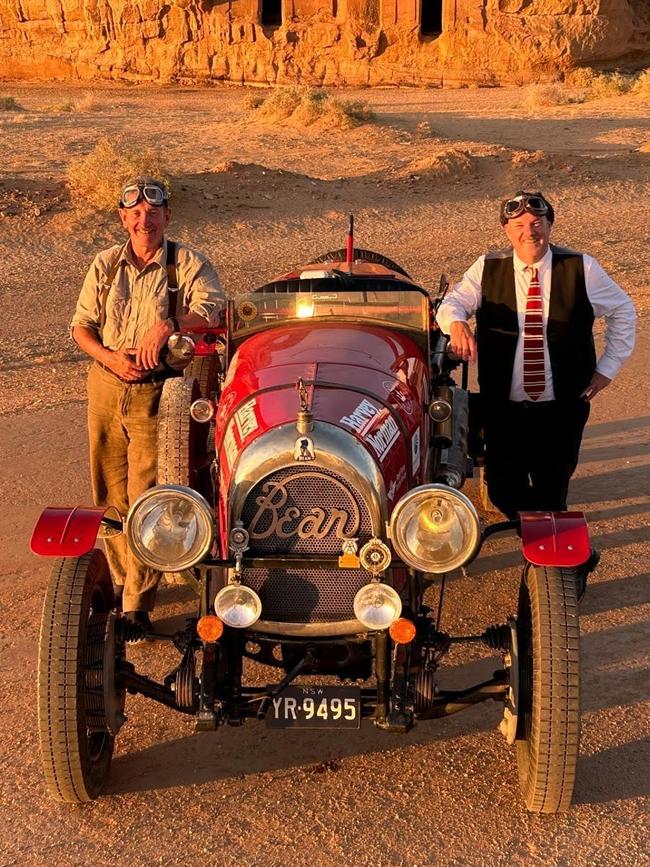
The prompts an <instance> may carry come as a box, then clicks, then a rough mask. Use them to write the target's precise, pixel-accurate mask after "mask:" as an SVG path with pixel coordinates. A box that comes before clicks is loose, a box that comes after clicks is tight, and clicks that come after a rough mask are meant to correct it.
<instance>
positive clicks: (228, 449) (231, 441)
mask: <svg viewBox="0 0 650 867" xmlns="http://www.w3.org/2000/svg"><path fill="white" fill-rule="evenodd" d="M232 427H233V426H232V422H231V423H230V424H229V425H228V427H227V428H226V433H225V435H224V438H223V450H224V452H225V454H226V461H227V462H228V469H230V470H232V468H233V466H234V464H235V461H236V460H237V454H238V453H239V449H238V448H237V441H236V440H235V434H234V433H233V429H232Z"/></svg>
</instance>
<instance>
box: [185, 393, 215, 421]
mask: <svg viewBox="0 0 650 867" xmlns="http://www.w3.org/2000/svg"><path fill="white" fill-rule="evenodd" d="M214 414H215V408H214V404H213V403H212V401H211V400H209V399H208V398H207V397H199V398H198V399H197V400H195V401H194V402H193V403H192V405H191V406H190V415H191V416H192V418H193V419H194V421H198V422H199V423H200V424H205V423H206V422H208V421H212V419H213V418H214Z"/></svg>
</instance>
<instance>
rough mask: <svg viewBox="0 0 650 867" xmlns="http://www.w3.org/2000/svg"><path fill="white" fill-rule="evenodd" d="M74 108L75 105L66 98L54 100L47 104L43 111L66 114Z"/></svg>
mask: <svg viewBox="0 0 650 867" xmlns="http://www.w3.org/2000/svg"><path fill="white" fill-rule="evenodd" d="M74 110H75V105H74V103H73V101H72V100H71V99H66V100H64V101H63V102H55V103H53V104H52V105H48V106H47V108H46V109H45V111H47V112H51V113H53V114H67V113H69V112H73V111H74Z"/></svg>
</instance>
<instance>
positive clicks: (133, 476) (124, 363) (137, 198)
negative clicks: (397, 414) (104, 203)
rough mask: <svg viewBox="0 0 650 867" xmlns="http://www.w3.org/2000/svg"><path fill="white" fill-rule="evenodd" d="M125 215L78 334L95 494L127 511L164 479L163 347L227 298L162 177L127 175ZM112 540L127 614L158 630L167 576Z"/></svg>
mask: <svg viewBox="0 0 650 867" xmlns="http://www.w3.org/2000/svg"><path fill="white" fill-rule="evenodd" d="M119 215H120V219H121V221H122V225H123V226H124V228H125V229H126V231H127V233H128V236H129V237H128V240H127V242H126V243H125V244H123V245H117V246H114V247H110V248H109V249H108V250H103V251H102V252H101V253H99V254H98V255H97V256H96V257H95V260H94V262H93V263H92V265H91V266H90V270H89V271H88V273H87V275H86V278H85V280H84V283H83V287H82V289H81V294H80V295H79V300H78V302H77V308H76V311H75V314H74V317H73V319H72V323H71V331H72V336H73V338H74V340H75V341H76V343H77V344H78V345H79V347H80V348H81V349H83V351H84V352H86V353H87V354H88V355H89V356H90V357H91V358H92V359H93V360H94V363H93V364H92V365H91V367H90V370H89V373H88V435H89V441H90V475H91V483H92V489H93V496H94V500H95V503H96V504H97V505H98V506H114V507H116V508H117V509H118V511H119V512H120V513H121V514H122V515H125V514H126V513H127V512H128V510H129V506H130V505H131V504H132V503H133V502H134V500H135V499H136V498H137V497H138V496H139V495H140V494H141V493H142V492H143V491H145V490H147V489H148V488H150V487H152V485H154V484H155V483H156V437H157V419H156V415H157V412H158V404H159V402H160V395H161V392H162V387H163V383H164V381H165V379H166V378H168V376H170V375H173V373H172V372H171V371H170V370H169V369H166V368H165V366H164V365H163V364H162V363H161V361H160V351H161V349H162V347H163V346H165V344H166V343H167V340H168V338H169V337H170V336H171V335H172V334H174V332H177V331H181V330H183V329H188V328H192V327H193V326H196V325H206V324H207V323H210V322H212V321H214V319H215V317H216V316H217V315H218V313H219V310H220V309H221V308H222V307H223V306H224V304H225V300H224V294H223V291H222V289H221V286H220V284H219V278H218V276H217V274H216V272H215V271H214V269H213V267H212V265H211V264H210V262H208V260H207V259H206V258H205V257H204V256H202V255H201V254H200V253H198V252H196V251H195V250H193V249H191V248H190V247H186V246H185V245H183V244H178V243H174V242H173V241H168V240H166V238H165V229H166V228H167V225H168V224H169V220H170V217H171V210H170V208H169V201H168V193H167V189H166V187H165V185H164V183H162V182H161V181H158V180H156V179H155V178H149V177H140V178H134V179H133V180H131V181H129V182H128V183H127V184H126V185H125V186H124V188H123V189H122V196H121V200H120V203H119ZM105 545H106V554H107V557H108V562H109V565H110V568H111V573H112V576H113V580H114V582H115V584H116V595H117V597H118V599H119V598H120V597H121V602H122V608H123V610H124V612H125V614H127V616H128V617H129V619H131V620H133V621H134V622H137V623H140V624H141V625H143V626H144V627H145V628H146V629H147V628H151V621H150V619H149V612H151V611H152V610H153V607H154V599H155V594H156V587H157V585H158V581H159V580H160V573H158V572H154V571H153V570H151V569H149V568H147V567H145V566H143V565H142V564H141V563H140V562H139V561H138V560H136V558H135V557H134V556H133V554H131V552H130V550H129V548H128V545H127V544H126V539H125V537H124V535H123V534H119V535H116V536H114V537H113V538H110V539H106V540H105Z"/></svg>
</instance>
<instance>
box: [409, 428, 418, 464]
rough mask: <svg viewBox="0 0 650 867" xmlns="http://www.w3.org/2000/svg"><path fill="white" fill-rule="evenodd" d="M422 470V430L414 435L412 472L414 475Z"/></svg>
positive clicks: (412, 442)
mask: <svg viewBox="0 0 650 867" xmlns="http://www.w3.org/2000/svg"><path fill="white" fill-rule="evenodd" d="M419 469H420V428H418V429H417V430H416V431H415V433H414V434H413V438H412V440H411V472H412V473H413V475H415V474H416V473H417V471H418V470H419Z"/></svg>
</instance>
